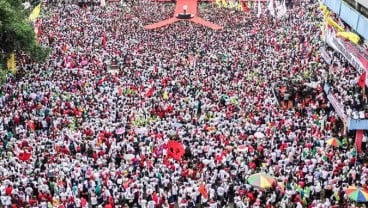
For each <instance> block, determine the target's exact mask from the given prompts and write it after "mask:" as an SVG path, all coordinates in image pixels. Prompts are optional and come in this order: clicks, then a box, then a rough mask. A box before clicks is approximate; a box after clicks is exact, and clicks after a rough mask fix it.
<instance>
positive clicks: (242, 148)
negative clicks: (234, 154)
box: [236, 145, 248, 152]
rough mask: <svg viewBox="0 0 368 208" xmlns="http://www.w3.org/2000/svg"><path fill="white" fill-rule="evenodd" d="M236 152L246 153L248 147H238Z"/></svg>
mask: <svg viewBox="0 0 368 208" xmlns="http://www.w3.org/2000/svg"><path fill="white" fill-rule="evenodd" d="M236 150H237V151H238V152H246V151H247V150H248V147H247V146H246V145H239V146H238V147H237V148H236Z"/></svg>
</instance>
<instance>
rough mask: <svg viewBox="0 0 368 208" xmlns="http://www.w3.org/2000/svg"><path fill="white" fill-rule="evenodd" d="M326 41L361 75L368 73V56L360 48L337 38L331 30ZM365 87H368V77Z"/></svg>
mask: <svg viewBox="0 0 368 208" xmlns="http://www.w3.org/2000/svg"><path fill="white" fill-rule="evenodd" d="M325 40H326V43H327V44H328V45H329V46H331V47H332V48H333V49H334V50H335V51H337V52H339V53H341V54H342V55H343V56H344V57H345V58H346V59H347V60H348V62H349V63H350V64H351V65H352V66H353V67H354V68H355V69H356V70H358V72H359V73H363V72H365V71H368V54H367V53H366V52H365V51H364V49H361V48H360V46H358V45H355V44H353V43H351V42H350V41H344V40H343V39H341V38H338V37H336V33H335V31H334V30H333V29H331V28H329V29H328V30H327V31H326V38H325ZM365 85H366V86H368V76H367V77H366V80H365Z"/></svg>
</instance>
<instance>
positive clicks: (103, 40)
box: [102, 34, 107, 47]
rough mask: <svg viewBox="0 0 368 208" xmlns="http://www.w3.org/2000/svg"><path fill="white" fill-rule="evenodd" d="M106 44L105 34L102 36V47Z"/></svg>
mask: <svg viewBox="0 0 368 208" xmlns="http://www.w3.org/2000/svg"><path fill="white" fill-rule="evenodd" d="M106 43H107V37H106V34H103V35H102V46H103V47H106Z"/></svg>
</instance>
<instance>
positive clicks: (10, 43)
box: [0, 0, 49, 62]
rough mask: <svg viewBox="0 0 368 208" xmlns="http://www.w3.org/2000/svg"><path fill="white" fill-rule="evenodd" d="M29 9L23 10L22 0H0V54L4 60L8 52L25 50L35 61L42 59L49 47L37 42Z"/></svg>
mask: <svg viewBox="0 0 368 208" xmlns="http://www.w3.org/2000/svg"><path fill="white" fill-rule="evenodd" d="M28 15H29V11H26V10H24V8H23V5H22V0H0V56H1V59H2V60H5V59H6V58H7V57H8V56H9V54H11V53H13V52H16V53H19V52H25V53H26V54H28V55H29V56H30V58H31V59H33V60H34V61H36V62H40V61H43V60H45V59H46V58H47V56H48V54H49V49H47V48H45V47H43V46H41V45H39V44H38V42H37V40H36V35H35V32H34V30H33V27H32V25H31V23H30V22H29V21H28V18H27V17H28Z"/></svg>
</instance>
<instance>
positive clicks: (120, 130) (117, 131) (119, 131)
mask: <svg viewBox="0 0 368 208" xmlns="http://www.w3.org/2000/svg"><path fill="white" fill-rule="evenodd" d="M116 134H117V135H122V134H124V129H123V128H118V129H116Z"/></svg>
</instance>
